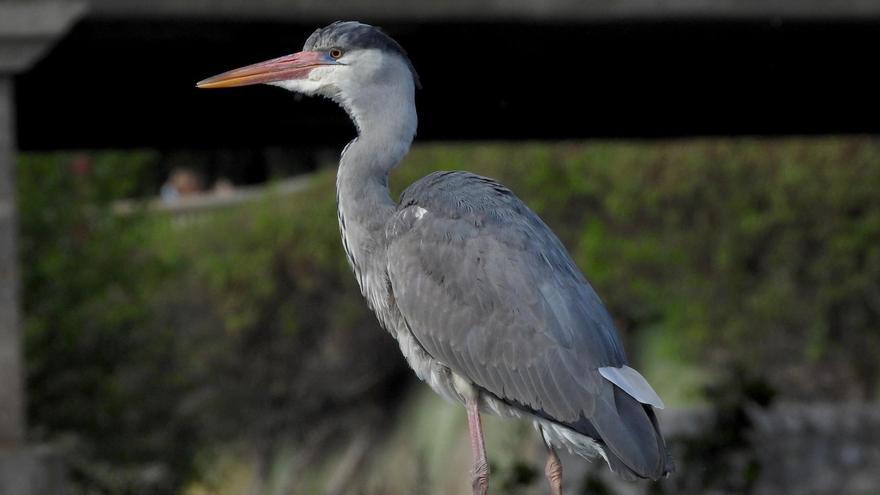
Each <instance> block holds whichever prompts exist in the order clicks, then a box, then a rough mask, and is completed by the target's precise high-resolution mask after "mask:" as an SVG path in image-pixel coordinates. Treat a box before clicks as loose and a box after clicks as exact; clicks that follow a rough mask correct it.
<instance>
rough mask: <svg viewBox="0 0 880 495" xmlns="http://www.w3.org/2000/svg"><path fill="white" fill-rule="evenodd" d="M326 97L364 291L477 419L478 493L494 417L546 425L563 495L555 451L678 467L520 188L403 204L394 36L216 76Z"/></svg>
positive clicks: (213, 83)
mask: <svg viewBox="0 0 880 495" xmlns="http://www.w3.org/2000/svg"><path fill="white" fill-rule="evenodd" d="M258 83H263V84H271V85H275V86H280V87H282V88H285V89H287V90H290V91H294V92H297V93H302V94H305V95H319V96H324V97H327V98H329V99H331V100H333V101H335V102H336V103H338V104H339V105H341V106H342V108H344V109H345V111H346V112H347V113H348V115H349V116H350V117H351V119H352V120H353V121H354V124H355V126H356V128H357V137H355V138H354V140H352V141H351V142H350V143H349V144H348V145H347V146H346V147H345V149H344V150H343V152H342V155H341V158H340V161H339V170H338V173H337V182H336V194H337V213H338V219H339V228H340V230H341V232H342V244H343V246H344V249H345V253H346V256H347V257H348V261H349V263H350V265H351V267H352V269H353V271H354V273H355V276H356V277H357V282H358V284H359V286H360V289H361V292H362V293H363V295H364V296H365V298H366V300H367V303H368V305H369V306H370V308H371V309H372V310H373V311H374V312H375V314H376V316H377V317H378V319H379V322H380V323H381V324H382V326H383V327H384V328H385V329H387V330H388V331H389V332H390V333H391V335H393V336H394V337H395V338H396V339H397V341H398V343H399V345H400V349H401V351H402V352H403V355H404V357H405V358H406V361H407V363H408V364H409V365H410V367H412V368H413V370H414V371H415V373H416V374H417V375H418V377H419V378H420V379H421V380H423V381H425V382H427V383H428V385H430V387H431V388H432V389H433V390H434V391H435V392H437V393H438V394H440V395H441V396H443V397H444V398H446V399H448V400H450V401H453V402H457V403H461V404H463V405H464V407H465V409H466V410H467V418H468V426H469V432H470V440H471V447H472V451H473V456H474V467H473V472H472V486H473V491H474V493H475V494H483V495H484V494H485V493H487V491H488V480H489V465H488V462H487V459H486V451H485V447H484V443H483V433H482V427H481V423H480V414H481V413H491V414H496V415H499V416H503V417H513V418H523V419H526V420H529V421H531V422H532V423H533V424H534V425H535V427H536V429H537V430H538V432H540V434H541V437H542V438H543V441H544V443H545V445H546V446H547V452H548V455H547V463H546V465H545V474H546V476H547V479H548V481H549V484H550V489H551V492H552V493H554V494H557V495H558V494H560V493H561V492H562V465H561V463H560V461H559V458H558V456H557V454H556V449H559V448H566V449H568V450H569V451H571V452H573V453H576V454H578V455H580V456H582V457H584V458H587V459H590V458H594V457H596V456H601V457H602V458H604V460H605V461H606V462H607V463H608V465H609V467H610V468H611V469H612V471H614V472H616V473H618V474H619V475H621V476H623V477H624V478H627V479H635V478H648V479H652V480H657V479H659V478H661V477H663V476H665V475H666V474H668V473H669V472H670V471H671V469H672V463H671V461H670V459H669V456H668V454H667V451H666V446H665V442H664V440H663V436H662V434H661V433H660V429H659V426H658V423H657V418H656V416H655V413H654V408H662V407H663V403H662V401H661V400H660V398H659V397H658V395H657V394H656V393H655V392H654V390H653V389H652V388H651V386H650V385H649V384H648V382H647V381H646V380H645V379H644V378H643V377H642V375H640V374H639V373H638V372H637V371H636V370H635V369H633V368H631V367H629V366H628V362H627V358H626V355H625V353H624V349H623V345H622V344H621V341H620V337H619V336H618V334H617V330H616V329H615V326H614V323H613V322H612V319H611V317H610V315H609V314H608V311H607V310H606V309H605V307H604V305H603V304H602V301H601V300H600V299H599V296H598V295H597V294H596V292H595V291H594V290H593V288H592V287H591V286H590V284H589V283H588V282H587V280H586V279H585V278H584V276H583V274H582V273H581V271H580V270H579V269H578V268H577V267H576V266H575V264H574V262H573V261H572V260H571V257H570V256H569V255H568V253H567V252H566V250H565V248H564V247H563V245H562V243H561V242H560V241H559V239H558V238H557V237H556V236H555V235H554V234H553V232H552V231H551V230H550V228H549V227H547V225H546V224H544V222H543V221H542V220H541V219H540V218H539V217H538V216H537V215H536V214H535V213H533V212H532V211H531V210H530V209H529V208H528V207H527V206H526V205H525V204H524V203H523V202H522V201H521V200H520V199H518V198H517V197H516V196H515V195H514V194H513V193H512V192H511V191H510V190H509V189H508V188H506V187H504V186H503V185H501V184H500V183H498V182H496V181H494V180H492V179H489V178H486V177H481V176H478V175H475V174H472V173H468V172H436V173H433V174H430V175H428V176H426V177H424V178H422V179H420V180H419V181H417V182H415V183H414V184H412V185H411V186H410V187H409V188H407V189H406V190H405V191H404V192H403V194H402V195H401V197H400V200H399V202H396V203H395V202H394V201H393V200H392V199H391V197H390V194H389V190H388V174H389V173H390V172H391V170H392V169H393V168H394V167H395V166H397V165H398V163H400V161H401V160H402V159H403V157H404V155H406V153H407V152H408V151H409V148H410V145H411V143H412V141H413V138H414V136H415V134H416V125H417V117H416V107H415V100H414V95H415V90H416V88H417V87H418V86H419V80H418V75H417V74H416V71H415V69H414V68H413V65H412V63H411V62H410V60H409V58H408V56H407V54H406V52H405V51H404V50H403V48H402V47H401V46H400V45H399V44H398V43H397V42H396V41H394V40H393V39H392V38H390V37H389V36H388V35H386V34H385V33H384V32H382V31H381V30H379V29H377V28H375V27H373V26H370V25H367V24H362V23H359V22H335V23H333V24H330V25H329V26H327V27H324V28H321V29H318V30H316V31H315V32H314V33H313V34H312V35H311V36H309V38H308V39H307V40H306V42H305V45H304V47H303V50H302V51H301V52H298V53H295V54H293V55H288V56H283V57H280V58H276V59H272V60H268V61H265V62H260V63H257V64H253V65H249V66H247V67H242V68H239V69H235V70H231V71H228V72H225V73H223V74H220V75H217V76H214V77H211V78H208V79H205V80H203V81H201V82H199V83H198V86H199V87H201V88H220V87H231V86H244V85H250V84H258Z"/></svg>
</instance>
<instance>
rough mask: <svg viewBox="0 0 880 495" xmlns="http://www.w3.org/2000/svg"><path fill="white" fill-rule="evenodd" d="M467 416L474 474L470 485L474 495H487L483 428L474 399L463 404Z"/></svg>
mask: <svg viewBox="0 0 880 495" xmlns="http://www.w3.org/2000/svg"><path fill="white" fill-rule="evenodd" d="M465 407H466V408H467V414H468V429H469V430H470V433H471V452H472V453H473V456H474V472H473V481H472V483H471V485H472V486H473V488H474V495H486V494H487V493H489V461H488V460H486V445H485V444H484V443H483V426H482V423H481V421H480V410H479V406H478V405H477V400H476V399H469V400H468V401H467V402H466V403H465Z"/></svg>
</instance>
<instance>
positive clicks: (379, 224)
mask: <svg viewBox="0 0 880 495" xmlns="http://www.w3.org/2000/svg"><path fill="white" fill-rule="evenodd" d="M360 96H361V98H359V99H353V100H346V101H342V102H340V103H342V106H343V107H344V108H345V109H346V111H347V112H348V113H349V115H350V116H351V118H352V120H354V122H355V124H356V126H357V129H358V137H357V138H356V139H355V140H354V141H352V142H351V143H349V145H348V146H347V147H346V150H345V151H344V152H343V154H342V158H341V159H340V163H339V171H338V173H337V178H336V199H337V203H338V205H337V207H338V214H339V220H340V227H341V228H342V234H343V237H344V238H345V241H346V247H347V248H348V247H351V249H350V252H349V256H350V257H352V258H353V259H352V262H353V264H355V265H358V264H360V265H362V264H364V263H366V262H368V261H370V260H368V259H366V258H367V257H369V256H375V255H377V254H379V253H377V252H376V251H377V250H378V249H379V248H380V246H384V230H385V224H386V223H387V222H388V219H389V218H390V217H391V215H392V214H393V213H394V208H395V202H394V201H392V199H391V197H390V196H389V190H388V174H389V173H390V172H391V170H392V169H393V168H394V167H396V166H397V164H398V163H399V162H400V160H401V159H403V157H404V155H406V153H407V151H409V147H410V144H411V143H412V140H413V137H414V135H415V132H416V126H417V118H416V112H415V100H414V88H413V86H412V84H408V85H406V84H405V85H400V86H398V87H394V88H387V87H386V88H385V90H384V91H383V92H381V93H374V94H366V95H363V94H362V95H360Z"/></svg>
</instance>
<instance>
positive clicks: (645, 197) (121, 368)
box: [19, 138, 880, 493]
mask: <svg viewBox="0 0 880 495" xmlns="http://www.w3.org/2000/svg"><path fill="white" fill-rule="evenodd" d="M77 160H79V158H72V157H70V156H45V155H35V156H26V157H24V158H23V159H22V164H21V167H20V169H19V175H20V184H21V186H20V187H21V190H20V198H21V209H22V225H21V228H22V246H23V247H22V258H23V265H24V266H23V275H24V289H25V290H24V297H25V313H26V336H27V353H28V356H27V358H28V366H29V385H28V386H29V391H30V394H31V396H30V406H29V414H30V418H31V422H32V428H33V429H34V435H36V436H39V437H44V438H49V439H59V438H60V439H63V440H65V441H66V442H67V443H68V444H69V446H70V447H69V448H71V449H72V451H73V452H75V453H76V454H77V455H75V456H73V457H72V458H73V460H74V468H75V473H76V475H77V477H78V479H79V481H80V485H79V486H80V488H81V491H82V492H84V493H153V492H156V493H160V492H162V493H171V492H173V491H175V490H177V489H178V488H179V487H180V486H181V485H182V483H185V482H186V481H187V480H189V479H192V478H193V477H194V476H202V477H204V476H206V474H205V473H208V472H210V469H208V468H206V466H208V465H210V464H211V463H212V462H213V461H214V460H216V459H217V458H218V457H217V455H219V454H217V455H215V454H216V452H215V451H214V450H212V449H213V448H214V447H217V448H225V449H228V448H239V449H242V450H244V451H252V450H254V449H256V450H257V451H259V452H257V454H258V455H257V458H258V459H262V461H261V462H264V463H268V462H269V460H271V459H272V458H273V455H272V454H273V450H274V449H276V448H280V447H279V446H281V445H290V444H293V445H299V446H301V449H300V450H301V451H302V452H312V454H311V455H319V454H317V453H315V452H316V449H317V447H315V446H318V445H320V446H322V448H323V447H325V446H327V445H328V444H334V443H336V444H338V443H340V442H341V443H343V444H344V443H345V441H346V440H345V439H346V438H348V435H350V434H352V432H353V431H356V430H362V429H364V428H377V427H379V425H382V424H384V422H386V421H389V418H393V417H394V416H393V412H394V408H395V405H396V404H398V403H399V399H400V396H401V393H402V392H403V391H404V390H405V388H404V385H405V384H407V383H410V381H409V380H408V378H407V377H408V376H409V375H408V372H407V371H406V370H405V369H404V368H403V361H402V359H401V358H400V357H398V355H397V351H396V349H395V343H394V342H393V341H392V340H391V338H390V337H388V336H387V335H386V334H385V333H384V332H383V331H381V330H379V329H378V328H377V325H376V323H375V321H374V319H373V318H372V316H371V315H370V314H369V312H368V310H367V309H366V305H365V304H364V303H363V301H362V299H361V297H360V295H359V293H358V290H357V287H356V285H355V283H354V278H353V277H352V276H351V274H350V273H349V271H348V267H347V266H346V265H345V261H344V256H343V254H342V252H341V247H340V243H339V239H338V230H337V226H336V218H335V206H334V184H333V180H334V179H333V176H334V174H333V170H325V171H323V172H320V173H318V174H317V175H316V176H315V177H314V179H313V182H312V184H311V185H310V187H309V188H308V190H307V191H305V192H303V193H300V194H296V195H281V194H273V193H271V187H270V188H269V190H270V193H269V194H267V196H266V198H264V199H263V200H260V201H258V202H255V203H253V204H249V205H246V206H242V207H235V208H230V209H228V210H222V211H216V212H212V213H208V214H201V215H199V216H197V217H195V218H193V219H189V220H186V221H177V220H175V219H174V218H169V217H166V216H164V215H163V214H155V213H149V212H140V213H138V214H134V215H127V216H117V215H114V214H113V213H112V212H111V210H110V208H109V207H108V205H109V204H110V202H111V201H112V200H114V199H116V198H121V197H125V196H128V195H130V194H132V192H136V191H137V189H138V187H139V186H138V184H139V177H141V176H142V174H143V173H144V170H145V169H146V167H149V166H151V164H152V163H153V160H155V157H154V156H153V155H150V154H135V155H128V154H126V155H120V154H95V155H93V157H92V159H91V160H90V161H89V166H87V167H83V166H81V164H79V165H78V164H77V163H78V162H77ZM71 164H72V165H71ZM438 169H468V170H472V171H474V172H477V173H481V174H484V175H489V176H492V177H496V178H498V179H499V180H501V181H503V182H505V183H506V184H508V185H509V186H510V187H511V188H512V189H513V190H514V191H515V192H516V193H517V194H518V195H520V197H521V198H523V199H524V200H525V201H526V202H527V203H528V204H529V205H530V206H532V207H533V208H534V209H535V210H536V211H538V212H539V213H540V214H541V215H542V216H543V217H544V218H545V220H546V221H547V223H548V224H549V225H550V226H551V227H552V228H553V229H554V230H555V231H556V232H557V233H558V234H559V235H560V237H561V238H562V239H563V241H564V242H565V244H566V245H567V246H568V247H569V248H570V250H571V252H572V255H573V257H574V258H575V260H576V261H577V262H578V264H579V265H580V266H581V267H582V268H584V270H585V272H586V273H587V275H588V278H590V279H591V281H592V282H593V284H594V285H595V286H596V288H597V290H598V292H599V293H600V294H602V295H603V297H604V299H605V301H606V303H607V304H608V306H609V309H610V310H611V312H612V314H613V315H614V316H615V317H616V318H617V320H618V323H619V326H620V329H621V331H622V333H623V334H624V337H625V338H626V339H627V340H628V341H629V342H628V344H629V349H630V354H631V357H632V358H633V360H634V361H637V362H638V363H639V364H640V365H642V366H643V367H647V368H648V371H647V372H646V374H647V375H649V376H650V377H651V380H652V382H654V383H655V384H657V385H658V387H657V388H658V389H660V390H661V392H662V393H664V394H671V395H673V396H675V397H688V396H689V395H688V393H690V396H693V395H694V393H695V392H694V391H695V390H697V385H698V384H699V383H701V382H703V381H705V379H704V378H703V376H704V375H705V376H712V372H713V370H718V369H726V368H731V367H736V368H743V369H748V370H750V374H751V375H757V376H759V377H760V378H761V379H762V380H765V381H766V384H767V385H768V386H769V387H771V388H772V389H774V390H775V391H776V393H777V394H778V395H779V396H781V397H784V398H798V399H815V398H832V397H833V398H839V399H861V398H876V395H877V392H878V378H880V369H878V366H880V365H878V362H877V359H876V356H878V355H880V194H878V191H880V142H878V141H876V140H871V139H867V138H833V139H786V140H753V139H737V140H731V139H725V140H696V141H672V142H620V143H618V142H598V143H586V144H584V143H557V144H517V145H511V144H457V145H427V146H418V147H416V148H415V149H414V150H413V152H412V153H411V155H410V156H409V157H408V158H407V160H406V163H405V164H404V166H402V167H401V168H400V169H399V170H398V171H397V172H396V173H395V175H394V177H393V180H392V186H393V189H394V190H395V191H396V192H399V191H400V190H402V188H403V187H404V186H405V185H407V184H409V183H410V182H412V181H413V180H415V179H416V178H418V177H420V176H422V175H424V174H426V173H427V172H429V171H431V170H438ZM682 363H683V364H684V365H686V366H684V367H682V366H679V365H681V364H682ZM693 375H697V376H696V377H694V376H693ZM682 388H687V389H690V390H689V391H687V392H688V393H681V391H680V390H681V389H682ZM302 446H311V447H308V448H306V447H302ZM212 452H214V453H212ZM299 459H300V462H302V463H303V464H304V465H308V464H309V463H310V461H309V457H308V456H306V457H300V458H299ZM270 468H271V466H268V465H264V466H262V467H261V468H260V469H263V470H265V471H266V472H268V471H269V470H270ZM207 482H209V484H210V480H207ZM217 483H222V480H219V481H217Z"/></svg>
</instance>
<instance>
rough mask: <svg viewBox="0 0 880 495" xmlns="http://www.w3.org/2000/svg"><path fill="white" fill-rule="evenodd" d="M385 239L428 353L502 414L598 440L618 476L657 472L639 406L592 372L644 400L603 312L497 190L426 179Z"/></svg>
mask: <svg viewBox="0 0 880 495" xmlns="http://www.w3.org/2000/svg"><path fill="white" fill-rule="evenodd" d="M416 208H421V209H423V210H424V213H422V214H421V215H420V216H417V215H415V214H414V213H413V211H414V209H416ZM386 239H387V243H388V244H387V246H388V247H387V250H388V251H387V257H388V274H389V278H390V281H391V289H392V292H393V296H394V299H395V301H396V305H397V308H398V310H399V311H400V313H401V314H402V315H403V319H404V322H405V324H406V328H407V329H408V330H409V331H410V332H412V334H413V335H414V336H415V338H416V340H417V341H418V342H419V344H420V345H421V346H422V347H423V348H424V349H425V350H426V351H427V353H428V354H430V355H431V356H432V357H433V358H434V359H436V360H438V361H440V362H441V363H443V364H444V365H446V366H448V367H450V368H451V369H452V370H453V371H454V372H456V373H458V374H460V375H462V376H465V377H467V378H468V379H470V380H471V381H473V382H474V383H475V384H476V385H477V386H479V387H480V388H481V389H483V390H484V391H485V392H486V393H490V394H492V395H493V396H495V397H497V398H498V399H500V400H501V401H502V402H504V403H507V404H509V405H510V406H511V407H516V408H520V409H522V410H523V411H526V412H527V413H530V414H537V415H540V416H541V417H544V418H546V419H549V420H551V421H554V422H557V423H560V424H563V425H567V426H569V427H571V428H572V429H574V430H575V431H577V432H578V433H581V434H583V435H588V436H591V437H592V438H594V439H595V440H598V441H600V442H601V444H602V445H604V446H607V452H606V455H608V456H609V457H614V458H616V460H619V461H621V462H620V463H621V464H622V465H623V466H626V468H628V471H629V472H627V473H625V474H635V475H636V476H639V477H646V478H653V479H656V478H659V477H660V476H662V475H663V474H665V472H666V460H667V459H666V451H665V446H664V442H663V439H662V437H661V436H660V434H659V431H657V429H656V428H655V419H654V414H653V411H652V410H651V407H650V406H646V405H643V404H641V403H639V402H638V401H637V400H635V399H634V398H633V396H630V395H627V394H626V393H622V392H623V391H624V388H622V387H619V386H616V385H615V384H614V383H612V381H611V380H607V379H604V378H603V376H602V373H600V371H599V369H600V368H606V369H608V368H610V369H612V370H615V371H612V372H610V373H612V374H614V378H615V379H616V381H619V382H620V383H621V384H623V385H624V386H625V387H626V388H627V389H630V390H633V391H635V390H643V394H641V395H642V396H643V397H645V396H650V395H651V394H653V390H651V392H650V393H648V392H646V391H644V387H643V385H642V383H640V382H638V380H637V379H636V378H635V377H638V378H641V375H638V373H637V372H635V371H634V370H632V368H629V367H628V366H626V364H627V361H626V356H625V355H624V351H623V346H622V345H621V343H620V341H619V338H618V336H617V332H616V331H615V329H614V325H613V323H612V321H611V318H610V316H609V315H608V312H607V311H606V310H605V308H604V306H603V305H602V302H601V301H600V299H599V297H598V296H597V295H596V293H595V291H594V290H593V289H592V287H591V286H590V285H589V283H588V282H587V281H586V280H585V279H584V277H583V275H582V274H581V272H580V271H579V270H578V269H577V267H576V266H575V265H574V263H573V262H572V260H571V259H570V257H569V256H568V254H567V253H566V251H565V249H564V248H563V246H562V244H561V243H560V242H559V240H558V239H557V238H556V236H555V235H553V233H552V232H551V231H550V229H549V228H548V227H547V226H546V225H545V224H544V223H543V222H542V221H541V219H540V218H538V216H537V215H535V214H534V213H533V212H532V211H531V210H529V208H528V207H526V206H525V204H523V203H522V202H521V201H520V200H519V199H518V198H516V196H514V195H513V194H512V193H511V192H510V191H509V190H508V189H507V188H505V187H504V186H502V185H500V184H498V183H497V182H495V181H493V180H491V179H487V178H485V177H480V176H477V175H474V174H470V173H467V172H440V173H435V174H431V175H429V176H427V177H425V178H423V179H421V180H419V181H418V182H416V183H415V184H413V185H412V186H410V188H409V189H407V190H406V191H405V192H404V193H403V195H402V196H401V200H400V204H399V206H398V208H397V211H396V213H395V215H394V216H392V218H391V220H390V221H389V222H388V226H387V228H386ZM622 370H632V371H622ZM633 373H635V375H633ZM641 381H642V382H643V381H644V379H642V380H641ZM630 382H634V385H633V386H630ZM645 384H646V382H645ZM648 389H649V390H650V387H648ZM654 397H656V394H653V396H652V397H651V398H652V399H653V398H654ZM658 400H659V398H658ZM612 464H616V463H613V462H612ZM621 467H622V466H620V465H618V469H620V468H621Z"/></svg>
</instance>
